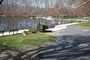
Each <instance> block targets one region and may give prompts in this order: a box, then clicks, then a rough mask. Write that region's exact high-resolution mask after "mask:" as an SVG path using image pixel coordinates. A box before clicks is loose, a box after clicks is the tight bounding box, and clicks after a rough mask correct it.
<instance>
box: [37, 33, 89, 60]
mask: <svg viewBox="0 0 90 60" xmlns="http://www.w3.org/2000/svg"><path fill="white" fill-rule="evenodd" d="M38 56H39V57H40V59H41V60H42V59H43V60H44V59H48V60H89V59H90V36H79V35H73V36H61V37H59V40H58V42H57V44H55V45H52V46H49V47H46V48H45V49H43V50H42V51H41V52H40V54H39V55H38Z"/></svg>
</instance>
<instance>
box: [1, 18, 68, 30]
mask: <svg viewBox="0 0 90 60" xmlns="http://www.w3.org/2000/svg"><path fill="white" fill-rule="evenodd" d="M39 22H40V23H41V24H46V25H48V26H49V28H50V27H51V26H55V25H57V24H61V22H60V21H52V20H45V19H36V18H31V17H0V31H1V30H4V31H8V30H11V29H19V30H21V29H31V28H36V25H37V24H39ZM62 23H63V24H66V23H69V22H66V21H64V22H62Z"/></svg>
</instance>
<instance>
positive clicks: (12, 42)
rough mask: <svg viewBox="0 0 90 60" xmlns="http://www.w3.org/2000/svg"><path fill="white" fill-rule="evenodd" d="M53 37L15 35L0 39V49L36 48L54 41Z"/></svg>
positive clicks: (42, 34) (37, 34)
mask: <svg viewBox="0 0 90 60" xmlns="http://www.w3.org/2000/svg"><path fill="white" fill-rule="evenodd" d="M55 39H56V37H55V36H51V35H49V34H44V33H36V34H30V35H28V36H24V35H23V34H17V35H12V36H5V37H0V48H7V49H11V48H23V47H32V46H38V45H41V44H44V43H47V42H52V41H53V40H55Z"/></svg>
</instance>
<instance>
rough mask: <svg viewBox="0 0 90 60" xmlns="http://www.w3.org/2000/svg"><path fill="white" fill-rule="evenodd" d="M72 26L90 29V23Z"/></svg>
mask: <svg viewBox="0 0 90 60" xmlns="http://www.w3.org/2000/svg"><path fill="white" fill-rule="evenodd" d="M72 26H79V27H90V23H80V24H75V25H72Z"/></svg>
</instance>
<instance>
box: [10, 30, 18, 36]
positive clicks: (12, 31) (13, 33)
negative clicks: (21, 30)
mask: <svg viewBox="0 0 90 60" xmlns="http://www.w3.org/2000/svg"><path fill="white" fill-rule="evenodd" d="M10 32H13V34H14V32H17V33H18V29H12V30H9V35H10Z"/></svg>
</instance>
